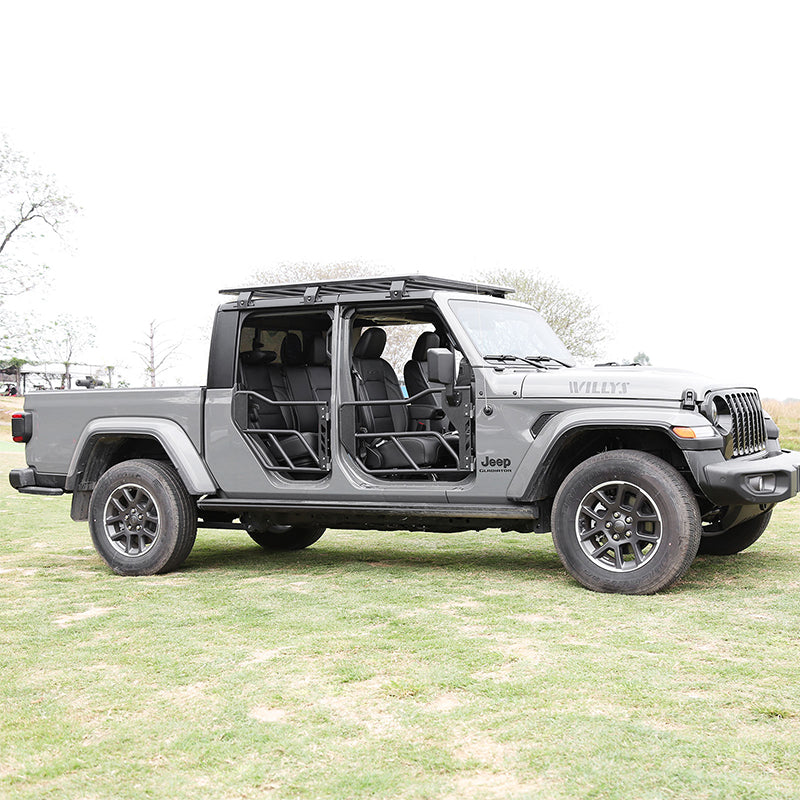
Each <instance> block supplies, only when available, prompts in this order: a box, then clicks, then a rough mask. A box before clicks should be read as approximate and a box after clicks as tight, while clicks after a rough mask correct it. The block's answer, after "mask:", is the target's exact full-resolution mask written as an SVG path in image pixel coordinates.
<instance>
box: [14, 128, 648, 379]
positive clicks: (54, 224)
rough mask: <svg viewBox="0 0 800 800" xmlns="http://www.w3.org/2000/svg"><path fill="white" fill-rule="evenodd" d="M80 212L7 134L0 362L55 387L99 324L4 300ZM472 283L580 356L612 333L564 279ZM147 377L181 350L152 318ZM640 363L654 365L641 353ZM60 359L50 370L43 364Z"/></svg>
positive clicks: (290, 272)
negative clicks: (533, 318) (28, 368)
mask: <svg viewBox="0 0 800 800" xmlns="http://www.w3.org/2000/svg"><path fill="white" fill-rule="evenodd" d="M79 213H80V208H79V207H78V206H77V205H76V203H75V202H74V200H73V199H72V197H71V196H70V194H69V193H68V192H67V191H65V190H64V189H63V188H62V187H61V186H60V185H59V184H58V181H57V180H56V179H55V178H54V177H53V176H52V175H47V174H45V173H43V172H41V171H39V170H38V169H36V168H35V167H33V166H32V165H31V164H30V162H29V160H28V159H27V158H26V156H25V155H24V154H22V153H21V152H19V151H18V150H16V149H15V148H13V147H12V146H11V144H10V142H9V141H8V139H7V137H6V136H5V135H2V134H0V367H4V368H5V369H6V371H8V370H9V369H10V370H12V371H14V370H15V371H16V374H17V382H19V381H18V378H19V372H20V370H21V369H22V367H23V366H24V365H25V364H28V365H32V366H34V367H36V366H39V367H42V371H41V372H40V373H39V374H40V375H41V377H42V378H43V380H45V381H46V382H47V383H48V384H49V388H70V387H71V386H72V384H73V376H72V368H73V366H74V365H75V364H76V363H78V362H84V361H85V354H86V353H87V352H88V351H89V350H90V349H91V347H92V346H93V345H94V342H95V335H94V329H93V325H92V323H91V321H90V320H88V319H86V318H81V317H77V316H74V315H70V314H61V315H58V316H57V317H55V318H53V319H45V320H40V319H36V318H35V317H32V316H30V315H25V316H22V317H20V316H18V315H12V314H11V313H10V312H9V310H8V307H7V305H6V303H5V301H6V300H7V299H8V298H9V297H12V296H15V295H20V294H24V293H26V292H30V291H31V290H32V289H33V288H34V287H36V286H37V285H39V284H40V283H41V282H42V281H43V279H44V278H45V276H46V274H47V271H48V265H47V264H46V263H44V262H43V260H42V259H41V258H40V255H39V249H38V247H37V245H38V244H39V243H40V242H41V240H42V239H55V240H56V241H58V242H61V243H64V244H65V245H66V234H67V232H68V230H69V227H70V223H71V222H72V221H73V220H74V218H75V217H76V215H77V214H79ZM382 271H383V272H389V271H390V270H382V269H380V268H376V267H375V266H374V265H368V264H364V263H362V262H339V263H328V264H319V263H287V264H280V265H278V266H277V267H274V268H271V269H269V270H261V271H257V272H256V273H254V275H253V276H252V277H253V281H254V282H255V283H257V284H259V285H269V284H275V283H304V282H316V281H322V280H336V279H347V278H363V277H370V276H374V275H375V274H377V273H380V272H382ZM469 278H470V279H471V280H475V281H476V282H480V283H491V284H495V285H500V286H507V287H510V288H513V289H514V294H513V295H511V298H512V299H514V300H519V301H522V302H525V303H528V304H530V305H532V306H533V307H534V308H536V309H537V310H538V311H539V313H540V314H541V315H542V317H544V319H545V321H546V322H547V323H548V324H549V325H550V327H551V328H553V330H554V331H555V332H556V333H557V334H558V335H559V337H560V338H561V339H562V340H563V342H564V343H565V344H566V346H567V348H568V349H569V350H570V351H571V352H572V353H573V355H575V356H576V357H578V358H583V359H590V358H594V357H596V356H597V354H598V352H599V350H600V348H601V346H602V344H603V342H604V340H605V338H606V335H607V331H606V327H605V324H604V322H603V320H602V318H601V315H600V313H599V310H598V309H597V307H596V306H595V305H594V304H593V303H592V302H591V300H590V299H588V298H587V297H585V296H583V295H581V294H579V293H577V292H574V291H572V290H570V289H567V288H565V287H564V286H563V285H562V284H561V283H560V282H559V281H558V280H557V279H555V278H552V277H548V276H546V275H543V274H541V273H538V272H531V271H528V270H522V269H512V268H499V269H493V270H484V271H480V272H477V273H475V274H473V275H470V276H469ZM411 327H413V326H408V328H409V330H407V331H398V335H397V336H396V337H395V338H394V339H393V340H392V341H390V342H389V343H388V346H387V352H386V356H385V357H386V358H387V360H389V361H390V362H392V363H395V364H399V363H401V361H402V360H403V359H404V358H407V357H408V354H409V352H410V349H411V347H413V341H414V340H415V339H416V336H417V335H418V331H416V330H411ZM136 346H137V350H136V351H135V352H134V355H135V356H136V358H137V359H138V360H139V361H140V362H141V366H142V368H143V371H144V374H145V376H146V381H147V383H148V384H149V385H151V386H156V385H157V382H158V378H159V375H161V374H162V372H163V370H164V369H165V368H166V367H167V366H168V365H169V362H170V361H171V359H172V358H173V357H174V356H175V355H176V353H177V351H178V347H179V345H178V343H176V342H173V341H169V340H167V339H166V337H165V335H164V331H163V330H162V323H160V322H159V321H158V320H152V321H151V322H150V324H149V325H148V326H147V328H146V330H145V331H143V332H142V338H141V340H140V341H139V342H137V343H136ZM636 360H637V361H643V362H645V363H647V362H649V359H647V356H646V355H645V354H643V353H640V354H638V356H637V359H636ZM48 364H50V365H57V366H58V369H57V370H56V371H53V370H52V369H51V370H50V372H48V371H47V370H46V369H45V367H44V365H48ZM118 366H119V365H115V364H111V365H103V366H97V367H96V368H95V371H96V372H97V373H98V374H97V375H96V376H95V377H97V378H98V379H100V378H102V379H103V380H104V382H105V383H107V384H108V385H110V384H112V383H113V382H114V381H115V380H116V382H117V384H118V385H119V384H120V383H121V382H123V383H124V381H122V379H121V378H120V377H119V373H118Z"/></svg>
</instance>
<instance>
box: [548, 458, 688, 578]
mask: <svg viewBox="0 0 800 800" xmlns="http://www.w3.org/2000/svg"><path fill="white" fill-rule="evenodd" d="M552 524H553V543H554V544H555V548H556V551H557V552H558V555H559V557H560V558H561V561H562V563H563V564H564V567H565V568H566V570H567V572H569V574H570V575H572V577H573V578H575V580H577V581H578V582H579V583H581V584H583V586H585V587H586V588H587V589H592V590H593V591H596V592H617V593H620V594H653V593H655V592H659V591H662V590H664V589H667V588H668V587H670V586H672V585H673V584H674V583H675V582H676V581H678V580H680V578H681V577H683V575H684V574H685V573H686V571H687V570H688V569H689V567H690V565H691V563H692V561H693V560H694V558H695V556H696V555H697V548H698V547H699V544H700V536H701V521H700V510H699V508H698V505H697V501H696V500H695V497H694V495H693V494H692V491H691V489H690V488H689V486H688V484H687V483H686V481H685V480H684V479H683V478H682V477H681V475H680V474H679V473H678V471H677V470H676V469H675V468H674V467H672V466H670V465H669V464H667V463H666V462H665V461H662V460H661V459H660V458H657V457H656V456H654V455H651V454H650V453H641V452H639V451H636V450H613V451H609V452H606V453H600V454H599V455H596V456H592V457H591V458H588V459H587V460H586V461H584V462H583V463H581V464H579V465H578V466H577V467H575V469H573V470H572V472H570V473H569V475H567V477H566V478H565V479H564V481H563V483H562V484H561V487H560V488H559V490H558V493H557V494H556V498H555V501H554V503H553V514H552Z"/></svg>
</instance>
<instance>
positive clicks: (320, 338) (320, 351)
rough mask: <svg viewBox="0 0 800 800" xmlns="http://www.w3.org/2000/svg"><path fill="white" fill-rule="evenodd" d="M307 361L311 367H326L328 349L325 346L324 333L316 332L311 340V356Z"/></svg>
mask: <svg viewBox="0 0 800 800" xmlns="http://www.w3.org/2000/svg"><path fill="white" fill-rule="evenodd" d="M308 363H309V364H310V365H311V366H312V367H326V366H327V365H328V350H327V348H326V347H325V334H323V333H318V334H316V335H315V336H314V338H313V339H312V340H311V357H310V358H309V359H308Z"/></svg>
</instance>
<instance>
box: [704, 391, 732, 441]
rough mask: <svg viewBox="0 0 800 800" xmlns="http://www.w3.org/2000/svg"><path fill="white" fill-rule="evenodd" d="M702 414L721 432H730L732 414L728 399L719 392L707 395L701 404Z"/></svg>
mask: <svg viewBox="0 0 800 800" xmlns="http://www.w3.org/2000/svg"><path fill="white" fill-rule="evenodd" d="M701 410H702V412H703V414H704V415H705V416H706V417H707V418H708V419H709V420H710V421H711V424H712V425H713V426H714V427H715V428H717V429H718V430H719V431H721V432H722V433H730V431H731V427H732V426H733V415H732V413H731V407H730V406H729V405H728V401H727V400H726V399H725V398H724V397H723V396H722V395H719V394H715V395H713V396H712V397H709V398H708V399H707V400H706V401H705V402H704V403H703V406H702V409H701Z"/></svg>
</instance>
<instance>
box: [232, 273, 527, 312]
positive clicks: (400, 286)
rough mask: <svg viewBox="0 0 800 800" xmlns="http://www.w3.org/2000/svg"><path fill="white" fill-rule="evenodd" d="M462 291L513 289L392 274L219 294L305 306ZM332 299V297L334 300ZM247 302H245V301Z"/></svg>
mask: <svg viewBox="0 0 800 800" xmlns="http://www.w3.org/2000/svg"><path fill="white" fill-rule="evenodd" d="M435 290H443V291H459V292H470V293H472V294H483V295H489V296H491V297H505V296H506V295H507V294H510V293H512V292H513V291H514V290H513V289H510V288H507V287H504V286H493V285H491V284H485V283H475V282H472V281H459V280H454V279H451V278H432V277H430V276H427V275H405V276H397V275H391V276H387V277H380V278H347V279H344V280H333V281H306V282H305V283H282V284H275V285H274V286H250V287H243V288H239V289H222V290H221V291H220V294H229V295H238V302H237V305H239V306H242V305H252V303H253V301H254V300H270V299H272V300H279V299H288V298H292V297H296V298H297V299H298V301H299V302H301V303H303V304H307V305H310V304H313V303H318V302H320V301H321V299H322V297H323V296H328V297H331V296H333V297H341V296H342V295H348V294H371V293H382V294H383V295H384V296H385V297H386V298H388V299H392V300H399V299H400V298H402V297H407V296H408V295H409V294H410V293H412V292H424V291H435ZM331 299H333V298H331ZM243 300H244V301H245V302H244V303H242V301H243Z"/></svg>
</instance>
